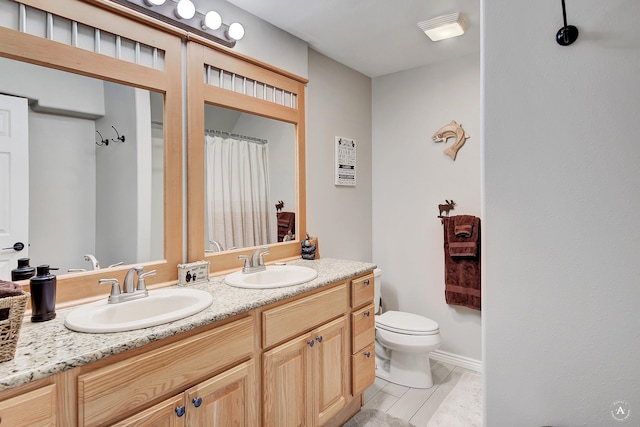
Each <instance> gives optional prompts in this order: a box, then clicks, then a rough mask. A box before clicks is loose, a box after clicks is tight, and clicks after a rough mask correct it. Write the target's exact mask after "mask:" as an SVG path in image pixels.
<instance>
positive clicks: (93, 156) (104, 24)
mask: <svg viewBox="0 0 640 427" xmlns="http://www.w3.org/2000/svg"><path fill="white" fill-rule="evenodd" d="M126 15H127V12H126V11H124V10H121V8H120V9H119V8H118V7H117V6H115V5H111V4H108V3H104V4H102V3H100V5H94V4H89V3H87V2H84V1H79V0H57V1H55V2H42V1H38V0H22V1H21V2H20V3H18V2H14V1H11V0H0V40H3V43H1V44H0V57H1V58H2V59H3V61H7V60H11V61H16V62H18V63H23V64H18V65H27V64H28V65H35V66H40V67H45V68H46V69H45V70H44V72H47V73H51V72H55V73H56V74H58V75H60V76H63V77H61V78H62V79H65V78H66V79H68V81H69V82H70V83H69V82H67V83H60V81H58V80H53V79H52V78H51V79H50V76H49V75H47V76H41V75H35V74H33V75H31V74H30V75H29V82H30V84H31V86H33V87H36V86H48V87H49V89H50V90H51V92H52V94H53V95H52V99H53V103H60V102H61V101H63V100H64V101H65V102H66V101H69V100H72V99H79V98H82V97H83V96H84V98H85V99H93V100H94V101H95V98H94V97H93V96H85V95H87V94H88V93H89V92H90V91H89V89H88V87H95V88H98V89H97V90H98V93H100V92H102V93H103V97H104V99H103V100H102V104H103V109H104V110H105V111H104V114H102V113H99V114H97V115H95V114H94V116H96V117H92V114H85V113H86V112H85V113H80V114H78V113H77V111H79V110H82V109H80V108H75V107H73V108H71V107H69V106H68V104H67V106H64V105H63V106H59V107H57V109H53V110H52V109H49V107H47V105H48V104H47V103H46V102H43V100H42V99H41V100H39V101H38V102H37V104H38V105H39V107H38V106H36V102H35V101H34V99H35V98H37V97H38V96H35V95H34V96H31V95H29V96H27V98H29V99H30V100H31V109H32V110H33V107H34V106H36V109H38V108H40V110H41V111H39V112H38V115H40V116H41V117H38V119H34V120H31V119H29V123H28V128H29V131H30V132H32V133H33V135H32V136H33V137H34V138H31V139H37V141H32V140H31V139H30V140H29V142H30V143H31V142H33V146H34V147H36V146H37V147H38V150H37V161H35V160H34V162H31V161H30V168H31V169H35V172H40V173H41V175H43V176H44V178H43V176H41V177H39V178H38V179H39V182H40V183H41V184H40V185H38V186H37V187H38V188H34V187H33V186H32V188H31V189H30V191H29V193H30V194H29V199H30V200H33V201H34V202H33V203H31V206H30V214H29V216H30V217H33V218H34V224H35V220H36V219H37V220H38V221H40V226H39V228H38V227H35V226H34V225H32V224H31V223H29V231H30V233H31V234H32V236H30V237H29V241H30V242H33V245H32V247H31V248H29V249H30V250H31V253H30V254H29V255H30V257H32V258H33V261H34V264H40V263H47V264H51V266H52V267H60V268H61V270H59V271H58V272H56V275H59V278H58V287H57V298H56V300H57V301H56V302H57V306H58V307H64V306H66V305H72V304H75V303H77V302H79V301H86V300H87V299H95V298H97V297H102V296H104V295H107V294H108V293H109V289H106V288H107V287H102V286H99V284H98V282H99V279H101V278H116V279H118V280H119V281H120V282H122V281H123V279H124V275H125V273H126V271H128V269H129V268H130V267H131V265H132V264H140V265H142V266H144V269H145V271H150V270H156V274H155V275H154V276H150V277H149V278H148V280H147V283H148V284H150V285H151V286H152V287H153V286H154V284H155V283H157V284H158V285H162V284H164V283H167V282H171V281H173V280H176V279H177V264H179V263H180V262H182V260H183V259H182V202H181V201H182V157H181V156H182V154H181V153H182V142H181V141H182V90H181V81H182V69H181V68H182V41H181V40H182V38H183V37H184V36H185V34H183V33H182V32H180V31H178V30H175V29H170V28H166V26H164V27H163V28H161V29H160V28H155V27H154V25H157V24H156V23H153V22H152V21H149V22H147V23H143V22H139V21H140V20H142V21H144V20H145V19H146V18H139V20H132V19H129V18H127V17H126ZM3 64H4V65H0V67H2V70H3V73H2V76H3V79H4V78H5V77H6V75H7V74H6V73H5V72H4V71H6V70H7V67H9V66H8V65H6V64H8V63H7V62H4V63H3ZM29 73H31V72H29ZM64 76H66V77H64ZM81 82H82V83H81ZM9 86H11V84H9ZM4 92H5V93H8V92H9V90H5V91H4ZM82 92H87V93H82ZM92 93H93V92H92ZM23 96H24V95H23ZM97 104H100V102H98V103H97ZM110 104H115V106H113V105H112V106H111V107H110V106H109V105H110ZM105 106H106V107H105ZM74 109H75V110H76V113H69V111H62V110H74ZM70 114H71V116H73V115H74V114H75V115H76V116H78V117H80V118H81V120H78V117H74V118H73V121H76V122H80V121H83V123H84V126H85V127H86V133H85V132H83V133H82V136H80V135H79V133H78V131H77V130H72V129H71V128H69V127H68V123H66V122H68V121H70V119H69V118H68V117H67V116H69V115H70ZM134 115H135V116H136V118H135V119H134ZM143 116H144V117H143ZM34 117H35V115H34ZM43 117H44V118H43ZM139 118H140V120H138V119H139ZM37 121H41V122H45V126H44V127H36V126H35V122H37ZM32 122H34V123H33V124H32ZM152 122H155V124H154V123H152ZM111 126H113V128H112V127H111ZM5 129H6V128H5ZM95 130H97V131H99V133H98V132H95ZM89 134H91V137H90V138H89V136H88V135H89ZM65 136H66V138H65ZM122 136H124V141H120V139H119V137H122ZM72 139H77V140H78V141H77V142H78V143H79V142H80V140H83V141H82V142H83V144H84V145H82V147H81V148H79V147H80V145H79V144H78V145H76V146H74V145H73V144H71V143H70V140H72ZM105 140H108V141H109V144H108V145H107V144H104V141H105ZM154 140H155V141H154ZM100 142H102V143H103V146H96V143H100ZM154 142H155V146H154ZM72 147H73V148H72ZM78 151H82V152H83V153H84V157H82V158H77V157H74V156H77V155H78ZM92 162H95V164H94V165H91V164H90V163H92ZM76 163H86V164H85V165H81V166H83V167H84V166H86V167H88V169H89V170H84V169H81V168H80V167H79V165H77V164H76ZM91 167H93V169H94V171H95V172H94V173H93V174H92V173H91V172H90V169H91ZM45 168H46V170H44V169H45ZM143 170H145V171H146V172H142V171H143ZM12 173H13V172H12ZM99 175H104V176H99ZM79 176H81V178H78V177H79ZM47 177H48V179H47ZM9 179H10V178H7V181H9ZM33 179H35V178H33ZM94 183H95V184H94ZM45 184H47V185H54V186H55V188H51V189H46V188H45V187H44V185H45ZM61 187H67V191H66V192H64V191H63V189H62V188H61ZM92 189H93V191H92ZM54 191H56V192H57V194H56V196H55V197H53V198H50V199H47V197H49V196H50V193H52V192H54ZM31 193H33V194H31ZM65 198H67V199H65ZM70 198H71V199H73V198H75V199H76V200H75V201H73V202H71V201H69V200H70ZM83 199H85V202H86V205H87V206H85V207H82V209H81V208H80V207H79V205H81V203H78V201H80V202H82V200H83ZM40 202H41V204H38V203H40ZM74 204H75V206H76V207H73V206H72V205H74ZM84 208H87V210H83V209H84ZM81 210H82V211H81ZM132 213H133V214H132ZM131 214H132V215H133V216H131ZM74 215H75V216H74ZM91 216H94V218H93V219H91V218H89V220H88V221H87V222H88V223H93V224H95V225H94V228H95V231H94V229H92V228H90V227H85V225H84V224H81V223H82V222H84V220H85V219H87V218H88V217H91ZM58 217H59V218H58ZM134 217H135V218H134ZM6 218H7V217H2V215H0V219H2V220H4V219H6ZM43 218H44V221H42V219H43ZM54 218H57V219H56V221H57V220H59V219H62V220H65V221H66V222H67V225H66V226H65V227H67V228H65V230H62V229H61V228H62V227H60V226H58V225H56V224H57V222H56V221H54V220H53V219H54ZM8 223H11V222H10V221H6V222H4V223H3V224H0V228H1V227H3V226H5V225H6V224H8ZM72 225H75V226H76V228H77V230H72V229H71V228H72V227H71V226H72ZM5 229H7V228H6V227H5ZM67 230H69V231H67ZM63 231H64V232H63ZM56 233H60V234H58V235H56ZM87 234H94V235H95V253H93V254H91V255H94V256H95V258H96V260H97V261H98V263H99V264H100V266H101V268H100V269H95V270H91V268H93V264H92V261H91V260H89V261H86V260H85V259H84V255H86V254H90V253H91V252H90V250H91V247H92V246H90V245H89V246H83V245H87V243H86V238H87ZM108 234H111V235H112V236H110V237H109V238H106V237H105V236H106V235H108ZM51 235H53V237H54V240H53V241H49V242H48V243H47V246H55V245H56V242H57V244H58V245H59V246H60V247H62V246H65V247H66V246H72V245H77V246H78V247H80V246H82V249H81V250H79V252H80V253H76V252H73V253H72V254H71V255H70V258H71V260H70V261H66V262H65V263H67V265H54V263H56V262H60V263H62V261H56V259H57V258H56V256H58V254H54V253H52V252H51V250H53V251H55V250H56V248H53V249H48V252H43V253H42V254H41V255H36V254H38V252H37V251H38V250H40V247H41V246H44V244H43V243H40V242H42V241H44V240H46V238H48V237H51ZM99 235H101V236H102V237H98V236H99ZM131 235H135V237H132V236H131ZM17 237H18V236H16V238H17ZM89 239H91V237H90V236H89ZM17 240H19V239H17ZM65 240H66V241H65ZM63 241H64V242H63ZM36 242H39V243H37V245H36ZM132 242H135V243H132ZM36 246H37V247H36ZM132 246H136V247H135V249H133V248H132ZM85 248H87V250H86V251H85ZM7 252H11V251H3V252H2V253H1V254H0V255H3V254H6V253H7ZM107 253H108V255H101V254H107ZM17 254H18V256H19V257H20V255H19V252H18V253H17ZM36 257H37V259H36ZM75 259H77V262H76V261H75ZM120 262H122V264H120V265H117V266H113V267H110V268H109V265H111V264H118V263H120ZM32 265H33V264H32ZM14 266H15V265H14V264H13V261H12V262H11V263H9V262H3V261H2V260H0V268H2V269H4V271H5V272H6V271H10V270H11V269H12V268H14ZM68 269H78V270H87V271H76V272H71V273H68V272H67V271H65V270H68ZM25 288H26V290H27V291H28V290H29V288H28V283H25Z"/></svg>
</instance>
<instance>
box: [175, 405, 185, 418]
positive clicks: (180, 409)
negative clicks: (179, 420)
mask: <svg viewBox="0 0 640 427" xmlns="http://www.w3.org/2000/svg"><path fill="white" fill-rule="evenodd" d="M185 412H186V409H185V407H184V406H176V415H177V416H179V417H181V416H183V415H184V413H185Z"/></svg>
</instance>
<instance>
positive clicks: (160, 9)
mask: <svg viewBox="0 0 640 427" xmlns="http://www.w3.org/2000/svg"><path fill="white" fill-rule="evenodd" d="M111 1H113V2H115V3H119V4H121V5H124V6H127V7H129V8H130V9H133V10H136V11H138V12H140V13H143V14H145V15H148V16H151V17H153V18H155V19H158V20H160V21H162V22H164V23H167V24H169V25H172V26H174V27H178V28H181V29H183V30H185V31H188V32H190V33H193V34H195V35H198V36H200V37H204V38H206V39H209V40H212V41H214V42H216V43H218V44H221V45H223V46H226V47H234V46H235V45H236V41H238V40H240V39H241V38H242V37H243V36H244V27H243V26H242V25H241V24H239V23H237V22H234V23H233V24H230V25H227V24H225V23H223V22H222V17H221V16H220V14H219V13H218V12H216V11H213V10H211V11H208V12H206V13H201V12H198V11H197V10H196V6H195V4H194V3H193V0H111ZM0 2H2V0H0Z"/></svg>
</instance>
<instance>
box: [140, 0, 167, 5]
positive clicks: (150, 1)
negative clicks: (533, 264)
mask: <svg viewBox="0 0 640 427" xmlns="http://www.w3.org/2000/svg"><path fill="white" fill-rule="evenodd" d="M165 1H166V0H144V2H145V3H146V4H147V6H162V5H163V4H164V2H165Z"/></svg>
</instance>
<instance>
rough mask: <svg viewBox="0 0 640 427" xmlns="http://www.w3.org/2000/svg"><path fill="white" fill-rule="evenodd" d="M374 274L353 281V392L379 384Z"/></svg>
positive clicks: (355, 393)
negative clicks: (376, 356) (376, 380)
mask: <svg viewBox="0 0 640 427" xmlns="http://www.w3.org/2000/svg"><path fill="white" fill-rule="evenodd" d="M373 280H374V278H373V274H367V275H365V276H361V277H358V278H355V279H353V280H352V281H351V308H352V312H351V352H352V355H351V372H352V373H351V393H352V394H353V396H357V395H359V394H360V393H362V392H364V390H365V389H366V388H367V387H369V386H370V385H371V384H373V382H374V381H375V363H376V361H375V344H374V341H375V311H374V310H375V306H374V304H373V297H374V283H373Z"/></svg>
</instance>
